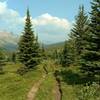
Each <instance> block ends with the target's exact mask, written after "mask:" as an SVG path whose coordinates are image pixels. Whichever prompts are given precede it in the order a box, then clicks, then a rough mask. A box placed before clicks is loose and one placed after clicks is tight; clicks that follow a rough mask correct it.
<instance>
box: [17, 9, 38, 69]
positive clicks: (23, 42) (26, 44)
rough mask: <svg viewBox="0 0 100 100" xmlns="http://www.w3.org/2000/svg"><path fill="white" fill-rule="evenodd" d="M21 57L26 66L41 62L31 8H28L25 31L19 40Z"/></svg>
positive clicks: (30, 66) (29, 66) (31, 66)
mask: <svg viewBox="0 0 100 100" xmlns="http://www.w3.org/2000/svg"><path fill="white" fill-rule="evenodd" d="M18 49H19V59H20V61H21V62H22V63H23V64H24V65H25V67H26V68H33V67H34V66H36V65H37V64H38V63H39V43H38V38H37V37H35V35H34V31H33V30H32V23H31V19H30V13H29V9H27V17H26V22H25V27H24V32H23V34H22V36H21V38H20V41H19V48H18Z"/></svg>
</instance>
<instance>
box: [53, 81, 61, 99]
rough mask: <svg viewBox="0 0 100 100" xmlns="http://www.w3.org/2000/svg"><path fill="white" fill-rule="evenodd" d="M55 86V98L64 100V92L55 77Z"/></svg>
mask: <svg viewBox="0 0 100 100" xmlns="http://www.w3.org/2000/svg"><path fill="white" fill-rule="evenodd" d="M55 83H56V85H55V88H54V95H55V100H62V93H61V91H60V87H59V83H58V82H57V81H56V79H55Z"/></svg>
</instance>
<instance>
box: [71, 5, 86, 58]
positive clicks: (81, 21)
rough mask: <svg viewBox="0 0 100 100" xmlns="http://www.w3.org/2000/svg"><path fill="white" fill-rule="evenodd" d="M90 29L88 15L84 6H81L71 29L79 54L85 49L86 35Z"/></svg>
mask: <svg viewBox="0 0 100 100" xmlns="http://www.w3.org/2000/svg"><path fill="white" fill-rule="evenodd" d="M87 30H88V16H87V15H86V14H85V11H84V6H80V7H79V12H78V15H77V16H76V21H75V24H74V27H73V29H72V30H71V36H70V37H71V38H72V40H75V43H74V46H75V49H76V53H77V56H80V54H81V53H82V50H83V49H84V46H85V43H84V37H85V36H86V33H87Z"/></svg>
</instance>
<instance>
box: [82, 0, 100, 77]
mask: <svg viewBox="0 0 100 100" xmlns="http://www.w3.org/2000/svg"><path fill="white" fill-rule="evenodd" d="M91 4H92V6H91V8H92V11H91V13H90V14H91V17H90V25H89V29H90V30H89V31H90V32H88V35H87V38H85V40H86V42H87V43H88V44H87V45H86V48H85V50H84V52H83V54H82V68H81V69H82V71H83V72H85V73H86V74H87V75H90V76H95V75H100V0H93V1H92V3H91Z"/></svg>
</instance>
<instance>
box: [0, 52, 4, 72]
mask: <svg viewBox="0 0 100 100" xmlns="http://www.w3.org/2000/svg"><path fill="white" fill-rule="evenodd" d="M4 65H5V57H4V54H3V52H2V51H1V50H0V73H2V71H3V66H4Z"/></svg>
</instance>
